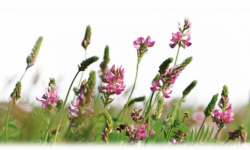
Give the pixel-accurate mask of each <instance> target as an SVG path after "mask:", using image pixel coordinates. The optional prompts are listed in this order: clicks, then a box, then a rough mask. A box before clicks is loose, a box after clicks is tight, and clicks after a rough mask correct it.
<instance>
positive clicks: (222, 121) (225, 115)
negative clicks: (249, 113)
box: [211, 86, 234, 128]
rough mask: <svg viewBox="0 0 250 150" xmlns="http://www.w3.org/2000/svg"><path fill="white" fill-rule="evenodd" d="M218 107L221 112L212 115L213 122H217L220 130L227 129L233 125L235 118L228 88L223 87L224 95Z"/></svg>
mask: <svg viewBox="0 0 250 150" xmlns="http://www.w3.org/2000/svg"><path fill="white" fill-rule="evenodd" d="M218 106H219V107H220V108H221V110H222V111H220V110H217V109H216V110H214V111H213V113H212V115H211V116H212V120H213V122H216V124H217V125H218V127H219V128H222V127H226V125H227V124H228V123H231V122H233V121H234V119H233V116H234V113H232V108H231V106H232V104H230V103H229V98H228V88H227V86H224V87H223V90H222V93H221V99H220V101H219V103H218Z"/></svg>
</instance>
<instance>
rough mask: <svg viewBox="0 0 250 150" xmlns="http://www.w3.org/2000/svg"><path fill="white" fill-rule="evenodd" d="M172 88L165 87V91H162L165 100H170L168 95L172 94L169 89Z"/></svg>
mask: <svg viewBox="0 0 250 150" xmlns="http://www.w3.org/2000/svg"><path fill="white" fill-rule="evenodd" d="M172 87H173V84H171V85H170V86H167V87H165V90H163V94H164V97H165V98H170V94H171V93H172V90H170V88H172Z"/></svg>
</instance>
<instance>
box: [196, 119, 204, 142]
mask: <svg viewBox="0 0 250 150" xmlns="http://www.w3.org/2000/svg"><path fill="white" fill-rule="evenodd" d="M206 119H207V117H205V118H204V120H203V121H202V124H201V126H200V129H199V131H198V133H197V136H196V139H195V143H197V140H198V137H199V135H200V132H201V128H202V127H203V125H204V123H205V120H206Z"/></svg>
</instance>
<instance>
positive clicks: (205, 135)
mask: <svg viewBox="0 0 250 150" xmlns="http://www.w3.org/2000/svg"><path fill="white" fill-rule="evenodd" d="M208 131H209V125H207V130H206V132H205V134H204V136H203V139H202V142H204V141H205V139H206V137H207V134H208Z"/></svg>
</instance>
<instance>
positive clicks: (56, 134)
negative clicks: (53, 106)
mask: <svg viewBox="0 0 250 150" xmlns="http://www.w3.org/2000/svg"><path fill="white" fill-rule="evenodd" d="M79 72H80V71H77V73H76V75H75V77H74V79H73V80H72V82H71V84H70V86H69V90H68V93H67V95H66V98H65V101H64V103H63V107H62V110H61V115H60V120H59V124H58V126H57V129H56V133H55V139H54V144H55V143H56V139H57V136H58V130H59V128H60V125H61V122H62V117H63V111H64V108H65V105H66V103H67V99H68V97H69V93H70V90H71V87H72V85H73V83H74V81H75V79H76V77H77V75H78V74H79Z"/></svg>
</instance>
